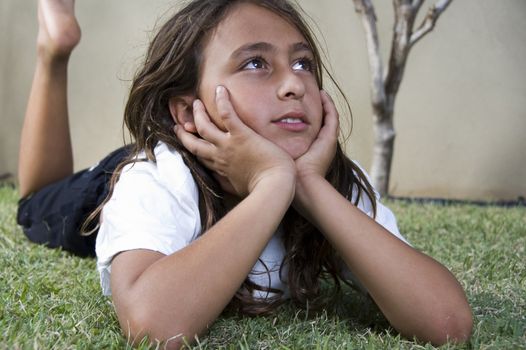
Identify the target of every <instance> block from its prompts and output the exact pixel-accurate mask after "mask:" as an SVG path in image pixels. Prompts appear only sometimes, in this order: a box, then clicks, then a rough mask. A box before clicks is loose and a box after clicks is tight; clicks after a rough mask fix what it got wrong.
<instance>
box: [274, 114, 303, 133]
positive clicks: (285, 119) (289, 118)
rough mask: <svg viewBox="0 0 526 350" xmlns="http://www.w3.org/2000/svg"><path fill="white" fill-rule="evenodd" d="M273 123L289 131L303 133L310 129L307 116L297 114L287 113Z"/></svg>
mask: <svg viewBox="0 0 526 350" xmlns="http://www.w3.org/2000/svg"><path fill="white" fill-rule="evenodd" d="M272 123H274V124H275V125H277V126H279V127H280V128H282V129H285V130H287V131H296V132H297V131H303V130H305V129H306V128H307V127H308V123H307V122H306V120H305V114H303V113H297V112H291V113H287V114H285V115H283V116H281V117H279V118H278V119H276V120H274V121H273V122H272Z"/></svg>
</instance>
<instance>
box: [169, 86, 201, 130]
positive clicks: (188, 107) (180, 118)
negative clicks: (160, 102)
mask: <svg viewBox="0 0 526 350" xmlns="http://www.w3.org/2000/svg"><path fill="white" fill-rule="evenodd" d="M194 100H195V96H193V95H184V96H177V97H171V98H170V100H169V101H168V108H169V109H170V114H171V115H172V119H173V120H174V122H175V123H176V124H178V125H181V126H184V128H185V130H186V131H188V132H194V133H195V132H197V130H196V128H195V124H194V113H193V108H192V104H193V102H194Z"/></svg>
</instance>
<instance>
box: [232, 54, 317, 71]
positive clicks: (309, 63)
mask: <svg viewBox="0 0 526 350" xmlns="http://www.w3.org/2000/svg"><path fill="white" fill-rule="evenodd" d="M267 67H268V64H267V62H266V61H265V59H264V58H263V57H261V56H256V57H251V58H250V59H248V60H247V61H245V62H244V63H243V64H242V65H241V69H242V70H258V69H265V68H267ZM292 69H293V70H295V71H302V70H303V71H307V72H311V73H312V72H314V69H315V65H314V60H313V59H312V58H310V57H308V56H305V57H301V58H300V59H298V60H296V61H295V62H294V63H293V64H292Z"/></svg>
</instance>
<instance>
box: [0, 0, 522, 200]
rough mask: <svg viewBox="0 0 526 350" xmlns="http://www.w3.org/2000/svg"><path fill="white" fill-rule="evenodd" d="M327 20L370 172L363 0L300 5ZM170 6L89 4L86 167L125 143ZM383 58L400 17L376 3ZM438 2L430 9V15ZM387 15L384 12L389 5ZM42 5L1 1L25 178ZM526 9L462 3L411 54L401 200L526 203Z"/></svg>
mask: <svg viewBox="0 0 526 350" xmlns="http://www.w3.org/2000/svg"><path fill="white" fill-rule="evenodd" d="M299 2H300V3H301V4H302V5H303V7H304V9H305V10H306V11H307V12H308V13H309V14H311V16H312V17H313V19H314V20H315V21H316V23H317V25H318V26H319V28H320V30H321V32H322V33H323V34H324V39H322V41H323V40H324V41H325V42H326V47H327V49H328V52H329V55H328V56H329V58H330V61H331V65H332V67H333V71H334V72H335V75H336V77H337V78H338V81H339V83H340V84H341V86H342V87H343V88H344V90H345V91H346V93H347V95H348V97H349V99H350V101H351V104H352V106H353V113H354V130H353V134H352V137H351V142H350V143H349V147H348V150H349V153H350V154H351V156H352V157H353V158H355V159H357V160H359V162H360V163H361V164H362V165H363V166H365V168H366V169H367V168H368V167H369V164H370V153H371V145H372V138H371V133H372V124H371V118H370V114H371V110H370V107H369V83H368V78H369V77H368V66H367V62H366V53H365V47H364V39H363V35H362V29H361V27H360V24H359V21H358V18H357V16H356V14H355V13H354V10H353V6H352V1H351V0H328V1H323V2H322V1H320V0H300V1H299ZM174 3H175V2H174V1H169V0H148V1H145V0H143V1H139V0H112V1H105V0H90V1H78V2H77V14H78V17H79V19H80V22H81V25H82V28H83V39H82V43H81V45H80V47H79V48H78V49H77V51H76V52H75V53H74V55H73V57H72V60H71V66H70V87H69V90H70V112H71V119H72V120H71V124H72V125H71V128H72V137H73V140H74V151H75V157H76V167H77V168H78V169H80V168H82V167H85V166H88V165H90V164H92V163H93V162H95V161H96V160H97V159H99V158H100V157H102V156H103V155H104V154H105V153H106V152H107V151H109V150H111V149H112V148H114V147H117V146H118V145H119V144H120V143H121V142H122V129H121V118H122V109H123V105H124V102H125V99H126V91H127V87H128V80H129V79H130V78H131V76H132V72H133V71H134V68H135V67H136V65H137V62H138V61H139V59H140V57H141V55H142V54H143V52H144V51H145V49H146V43H147V38H148V36H149V35H150V32H149V31H150V30H151V29H152V27H153V25H154V24H155V22H156V19H157V17H158V15H159V14H163V13H164V12H165V11H166V10H167V9H169V8H170V7H172V6H173V4H174ZM376 3H377V6H378V20H379V29H380V37H381V41H382V45H383V51H384V52H385V53H387V52H388V49H389V33H390V30H391V27H392V13H391V12H392V10H391V4H390V2H388V1H376ZM430 3H431V1H428V4H430ZM380 5H381V6H380ZM35 8H36V5H35V1H17V0H3V1H2V2H0V11H1V13H0V115H1V119H0V122H1V130H0V147H1V150H0V174H3V173H5V172H12V173H14V172H16V165H17V151H18V140H19V136H18V135H19V133H20V128H21V125H22V117H23V114H24V109H25V103H26V100H27V96H28V93H29V88H30V83H31V76H32V71H33V65H34V56H35V55H34V40H35V36H36V30H37V27H36V21H35V18H36V9H35ZM525 15H526V1H524V0H506V1H498V2H497V1H492V0H456V1H454V2H453V4H452V5H451V7H450V8H449V9H448V10H447V11H446V12H445V13H444V15H443V16H442V17H441V18H440V21H439V23H438V25H437V28H436V30H435V32H433V33H431V34H430V35H429V36H428V37H426V38H425V39H423V41H421V42H420V43H418V45H417V46H415V48H414V50H413V51H412V53H411V56H410V59H409V64H408V68H407V70H406V75H405V78H404V81H403V83H402V88H401V90H400V93H399V96H398V100H397V105H396V122H395V126H396V129H397V132H398V135H397V140H396V148H395V155H394V162H393V169H392V180H391V192H392V193H393V194H394V195H400V196H431V197H445V198H463V199H515V198H517V197H518V196H526V137H524V133H525V131H526V111H525V107H526V83H525V81H526V67H525V63H524V62H526V45H525V44H526V21H524V20H523V18H524V16H525Z"/></svg>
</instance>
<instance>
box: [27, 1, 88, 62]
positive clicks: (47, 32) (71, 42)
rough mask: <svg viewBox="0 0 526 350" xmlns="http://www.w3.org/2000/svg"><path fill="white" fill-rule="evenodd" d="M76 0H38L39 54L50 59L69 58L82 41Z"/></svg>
mask: <svg viewBox="0 0 526 350" xmlns="http://www.w3.org/2000/svg"><path fill="white" fill-rule="evenodd" d="M74 9H75V0H39V1H38V28H39V30H38V39H37V48H38V52H39V54H41V55H43V56H44V57H45V58H47V59H50V60H60V59H67V58H68V57H69V55H70V54H71V52H72V51H73V49H74V48H75V46H76V45H77V44H78V43H79V41H80V27H79V24H78V22H77V19H76V18H75V12H74Z"/></svg>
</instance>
